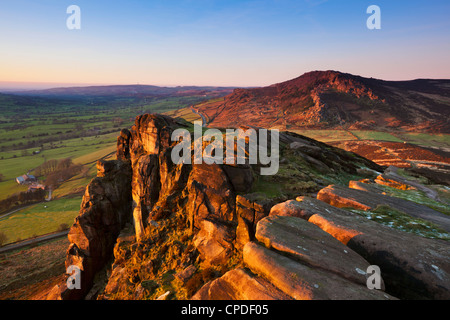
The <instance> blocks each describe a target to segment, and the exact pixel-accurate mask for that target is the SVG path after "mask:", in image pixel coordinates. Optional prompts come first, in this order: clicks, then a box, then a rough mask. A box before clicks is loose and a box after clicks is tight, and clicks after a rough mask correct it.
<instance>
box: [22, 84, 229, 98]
mask: <svg viewBox="0 0 450 320" xmlns="http://www.w3.org/2000/svg"><path fill="white" fill-rule="evenodd" d="M233 89H234V88H228V87H207V86H205V87H197V86H179V87H159V86H152V85H111V86H88V87H67V88H53V89H45V90H31V91H22V92H20V94H21V95H24V94H26V95H34V96H86V97H92V96H110V97H118V96H120V97H145V96H192V95H202V94H205V95H206V94H209V95H211V94H213V93H217V94H221V95H225V94H228V93H231V92H232V91H233Z"/></svg>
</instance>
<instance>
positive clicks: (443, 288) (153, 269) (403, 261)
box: [48, 114, 449, 299]
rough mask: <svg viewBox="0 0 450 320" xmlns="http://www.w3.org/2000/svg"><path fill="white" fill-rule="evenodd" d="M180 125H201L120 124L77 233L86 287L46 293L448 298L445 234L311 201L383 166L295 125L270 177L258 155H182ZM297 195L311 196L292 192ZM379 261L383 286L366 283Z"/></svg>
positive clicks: (151, 120)
mask: <svg viewBox="0 0 450 320" xmlns="http://www.w3.org/2000/svg"><path fill="white" fill-rule="evenodd" d="M179 128H184V129H187V130H189V131H190V132H192V129H193V128H192V125H191V124H189V123H186V122H184V121H182V120H179V119H173V118H170V117H167V116H162V115H148V114H146V115H142V116H139V117H137V118H136V121H135V125H134V126H133V127H132V128H131V129H130V130H126V129H124V130H122V131H121V133H120V136H119V137H118V145H117V160H114V161H99V163H98V166H97V167H98V174H97V177H96V178H95V179H93V180H92V181H91V182H90V184H89V185H88V186H87V188H86V193H85V196H84V198H83V203H82V206H81V210H80V214H79V216H78V217H77V218H76V219H75V223H74V224H73V226H72V228H71V229H70V232H69V240H70V242H71V244H70V246H69V249H68V251H67V258H66V267H67V266H69V265H75V266H78V267H79V268H80V269H81V271H82V272H81V280H82V283H81V289H69V288H67V284H66V283H63V284H61V285H59V286H56V287H55V288H54V289H53V290H52V292H51V293H50V295H49V296H48V298H49V299H82V298H85V297H88V298H98V299H156V298H160V299H190V298H192V299H396V298H424V297H425V298H435V299H448V272H449V271H448V250H446V249H447V248H448V244H447V242H446V241H442V240H434V239H424V238H421V237H419V236H413V235H410V234H407V233H406V232H401V231H396V230H392V229H390V228H388V227H385V226H381V225H379V224H378V223H376V222H373V221H367V220H366V219H364V218H363V217H361V216H359V215H356V214H354V213H350V212H349V211H346V210H343V209H339V208H335V207H333V206H331V205H329V204H327V203H325V202H322V201H319V200H317V199H314V198H312V197H314V196H315V195H316V194H317V192H318V191H320V192H319V197H318V198H319V199H320V198H321V197H322V195H323V194H324V193H325V191H326V190H329V189H330V188H331V187H327V186H329V185H333V184H335V183H336V182H338V181H340V180H343V181H348V180H351V179H355V177H356V178H358V177H359V178H361V179H362V178H365V177H366V178H367V177H371V176H374V173H375V176H377V175H378V174H380V173H381V171H382V168H381V167H380V166H378V165H376V164H374V163H372V162H370V161H368V160H366V159H364V158H361V157H359V156H357V155H355V154H351V153H348V152H345V151H343V150H340V149H337V148H333V147H331V146H327V145H325V144H323V143H320V142H317V141H315V140H312V139H308V138H305V137H302V136H300V135H296V134H292V133H282V134H280V145H281V146H280V170H279V173H278V174H277V175H274V176H273V177H262V176H259V175H258V173H259V172H260V170H259V168H260V167H261V164H255V165H249V164H248V163H247V164H243V165H221V164H210V165H209V164H205V163H203V164H195V163H193V164H188V163H174V162H172V159H171V153H172V150H173V148H174V147H175V146H176V145H177V143H178V142H173V141H172V140H171V136H172V133H173V132H174V130H176V129H179ZM191 141H192V143H195V141H194V140H193V139H191ZM191 156H193V154H191ZM355 185H356V184H355ZM378 186H379V188H381V185H378ZM370 187H373V186H372V185H371V186H370ZM339 188H342V187H339ZM347 189H348V188H347ZM347 189H345V190H346V192H349V191H348V190H347ZM333 190H334V189H333ZM339 190H340V189H339ZM350 190H352V191H350V192H353V191H355V192H366V191H360V190H354V189H350ZM373 190H374V191H377V189H376V188H374V189H373ZM299 194H301V195H309V196H312V197H308V198H302V199H298V200H301V201H294V200H289V201H286V200H288V199H289V198H290V199H292V198H295V196H294V195H299ZM367 194H368V195H369V192H367ZM374 194H375V195H377V196H383V195H382V194H381V193H370V197H369V196H367V197H366V198H367V199H371V197H375V196H373V195H374ZM386 197H387V196H386ZM326 199H331V195H329V196H328V197H327V198H326ZM377 199H378V198H377ZM324 200H325V198H324ZM405 201H406V200H405ZM327 202H332V201H327ZM332 204H334V202H333V203H332ZM430 210H431V209H430ZM428 214H430V215H431V214H432V213H431V211H430V212H428ZM436 216H439V215H436ZM368 223H370V224H368ZM408 243H414V244H417V246H416V245H414V246H409V245H408ZM416 248H420V252H419V253H418V255H414V253H415V249H416ZM371 264H375V265H378V266H380V267H381V271H382V278H380V290H370V289H368V287H367V286H366V282H367V281H368V276H369V275H368V273H367V270H368V267H369V266H370V265H371ZM102 270H103V271H104V270H106V271H104V272H103V273H102V272H101V271H102ZM102 274H103V276H102ZM105 274H106V276H105ZM67 277H69V275H67ZM99 279H100V280H99ZM102 283H103V284H102ZM443 283H444V284H443ZM445 283H447V284H445ZM384 289H385V290H386V292H384V291H383V290H384Z"/></svg>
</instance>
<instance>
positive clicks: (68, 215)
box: [0, 196, 81, 243]
mask: <svg viewBox="0 0 450 320" xmlns="http://www.w3.org/2000/svg"><path fill="white" fill-rule="evenodd" d="M80 204H81V196H78V197H74V198H61V199H57V200H53V201H49V202H42V203H39V204H35V205H31V206H29V207H27V208H24V209H22V210H19V211H17V212H15V213H14V214H11V215H9V216H7V217H3V218H1V217H0V232H3V233H4V234H5V235H6V237H7V243H11V242H15V241H18V240H24V239H28V238H31V237H34V236H39V235H43V234H46V233H51V232H54V231H57V230H58V228H59V227H60V225H61V224H66V225H68V226H71V225H72V223H73V221H74V218H75V217H76V216H77V215H78V212H79V210H80Z"/></svg>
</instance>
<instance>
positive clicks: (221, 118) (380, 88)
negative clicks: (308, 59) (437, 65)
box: [196, 71, 450, 133]
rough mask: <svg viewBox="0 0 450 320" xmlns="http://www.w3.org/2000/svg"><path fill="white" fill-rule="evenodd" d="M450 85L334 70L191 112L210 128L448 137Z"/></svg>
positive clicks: (239, 94) (237, 93)
mask: <svg viewBox="0 0 450 320" xmlns="http://www.w3.org/2000/svg"><path fill="white" fill-rule="evenodd" d="M449 82H450V81H449V80H426V79H420V80H414V81H383V80H378V79H373V78H364V77H360V76H355V75H352V74H348V73H342V72H338V71H313V72H308V73H305V74H303V75H302V76H300V77H298V78H295V79H292V80H289V81H285V82H282V83H277V84H273V85H271V86H267V87H262V88H251V89H235V90H234V91H233V93H231V94H229V95H227V96H225V97H224V99H223V100H220V101H217V100H215V101H211V102H210V103H202V104H201V105H199V106H198V108H197V109H196V110H197V111H198V112H200V113H201V114H202V115H203V116H204V117H206V118H207V120H208V124H209V125H210V126H212V127H233V126H240V125H256V126H261V127H264V128H279V129H281V130H294V129H302V128H303V129H304V128H321V129H325V128H349V129H372V130H383V131H384V130H385V129H388V130H389V129H391V130H393V129H395V130H405V131H408V130H414V132H417V131H425V132H441V133H448V132H450V123H449V121H448V119H447V118H448V117H446V114H447V112H448V108H449V105H450V90H449V86H448V84H449Z"/></svg>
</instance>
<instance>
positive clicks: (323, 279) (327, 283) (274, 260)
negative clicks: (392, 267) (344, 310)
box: [243, 242, 395, 300]
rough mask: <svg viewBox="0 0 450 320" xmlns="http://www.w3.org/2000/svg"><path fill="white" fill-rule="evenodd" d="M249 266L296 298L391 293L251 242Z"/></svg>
mask: <svg viewBox="0 0 450 320" xmlns="http://www.w3.org/2000/svg"><path fill="white" fill-rule="evenodd" d="M243 253H244V262H245V264H246V266H247V267H248V268H249V269H250V270H251V271H252V272H253V273H256V274H258V275H259V276H261V277H263V278H265V279H267V280H268V281H269V282H270V283H271V284H272V285H273V286H275V287H277V288H278V289H279V290H281V291H282V292H284V293H285V294H287V295H288V296H290V297H292V298H293V299H296V300H386V299H395V298H393V297H391V296H389V295H388V294H386V293H384V292H382V291H378V290H371V289H369V288H368V287H367V286H363V285H360V284H356V283H354V282H352V281H349V280H347V279H344V278H342V277H340V276H338V275H336V274H334V273H331V272H328V271H325V270H323V269H320V268H313V267H311V266H308V265H306V264H302V263H300V262H298V261H297V260H295V259H291V258H289V257H287V256H285V255H282V254H280V253H278V252H276V251H274V250H269V249H268V248H266V247H264V246H261V245H259V244H257V243H254V242H249V243H247V244H246V245H245V247H244V251H243Z"/></svg>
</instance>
